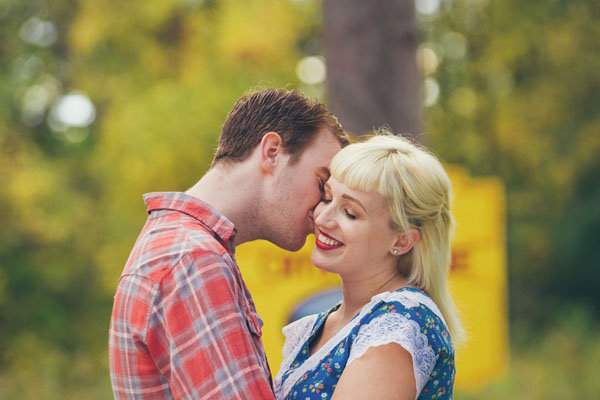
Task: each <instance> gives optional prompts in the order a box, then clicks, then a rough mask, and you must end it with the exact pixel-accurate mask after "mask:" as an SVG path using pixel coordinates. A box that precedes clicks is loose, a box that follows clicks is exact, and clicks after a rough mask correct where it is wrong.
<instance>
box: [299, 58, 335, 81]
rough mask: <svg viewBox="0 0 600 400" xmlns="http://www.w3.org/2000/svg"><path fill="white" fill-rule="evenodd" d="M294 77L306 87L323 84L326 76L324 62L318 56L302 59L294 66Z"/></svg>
mask: <svg viewBox="0 0 600 400" xmlns="http://www.w3.org/2000/svg"><path fill="white" fill-rule="evenodd" d="M296 75H298V79H300V80H301V81H302V82H303V83H306V84H308V85H316V84H319V83H323V82H324V81H325V78H326V76H327V69H326V67H325V60H324V59H323V57H320V56H310V57H304V58H303V59H302V60H300V62H298V65H297V66H296Z"/></svg>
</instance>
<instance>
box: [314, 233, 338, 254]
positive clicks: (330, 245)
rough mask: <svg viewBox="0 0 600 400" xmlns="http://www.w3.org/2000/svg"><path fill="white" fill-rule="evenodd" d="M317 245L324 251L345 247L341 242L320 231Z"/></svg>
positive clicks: (317, 235)
mask: <svg viewBox="0 0 600 400" xmlns="http://www.w3.org/2000/svg"><path fill="white" fill-rule="evenodd" d="M315 236H316V240H315V245H316V246H317V247H318V248H320V249H322V250H333V249H339V248H340V247H342V246H343V245H344V243H342V242H340V241H339V240H336V239H334V238H332V237H331V236H329V235H327V234H326V233H324V232H322V231H321V230H320V229H319V230H318V231H317V234H316V235H315Z"/></svg>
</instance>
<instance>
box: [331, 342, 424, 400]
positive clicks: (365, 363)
mask: <svg viewBox="0 0 600 400" xmlns="http://www.w3.org/2000/svg"><path fill="white" fill-rule="evenodd" d="M416 393H417V389H416V383H415V374H414V371H413V362H412V357H411V355H410V353H409V352H408V351H406V350H405V349H404V348H403V347H402V346H400V345H399V344H396V343H389V344H386V345H381V346H376V347H371V348H369V349H368V350H367V351H366V352H365V354H363V355H362V356H361V357H360V358H357V359H356V360H354V361H353V362H352V363H350V365H348V366H347V367H346V368H345V369H344V372H343V373H342V376H341V377H340V380H339V381H338V384H337V386H336V388H335V392H334V393H333V397H332V400H346V399H361V400H362V399H379V400H387V399H394V400H397V399H401V400H414V399H415V396H416Z"/></svg>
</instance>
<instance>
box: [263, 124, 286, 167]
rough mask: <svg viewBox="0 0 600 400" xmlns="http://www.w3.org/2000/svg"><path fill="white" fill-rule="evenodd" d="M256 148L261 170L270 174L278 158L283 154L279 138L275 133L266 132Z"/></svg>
mask: <svg viewBox="0 0 600 400" xmlns="http://www.w3.org/2000/svg"><path fill="white" fill-rule="evenodd" d="M258 146H259V154H260V167H261V169H262V170H263V171H264V172H272V171H273V170H274V169H275V166H276V165H277V162H278V161H279V157H278V156H279V155H281V154H282V153H284V150H283V141H282V140H281V136H279V134H278V133H276V132H267V133H265V135H264V136H263V137H262V139H261V141H260V144H259V145H258Z"/></svg>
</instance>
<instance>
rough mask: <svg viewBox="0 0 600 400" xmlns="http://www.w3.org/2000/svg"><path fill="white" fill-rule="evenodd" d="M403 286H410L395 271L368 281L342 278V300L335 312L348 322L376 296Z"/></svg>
mask: <svg viewBox="0 0 600 400" xmlns="http://www.w3.org/2000/svg"><path fill="white" fill-rule="evenodd" d="M403 286H411V285H409V284H408V282H407V281H406V279H405V278H404V277H403V276H402V275H401V274H400V273H399V272H397V271H393V272H391V273H387V274H380V275H377V276H373V277H370V278H368V279H356V280H354V279H351V278H344V277H342V293H343V295H344V299H343V300H342V304H341V305H340V308H339V309H338V310H337V311H338V313H339V317H340V319H342V320H343V321H350V320H351V319H352V318H353V317H354V316H355V315H356V314H357V313H358V312H359V311H360V310H361V309H362V308H363V307H364V306H365V305H366V304H367V303H368V302H369V301H371V298H372V297H373V296H375V295H376V294H379V293H383V292H387V291H390V290H396V289H398V288H400V287H403Z"/></svg>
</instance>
